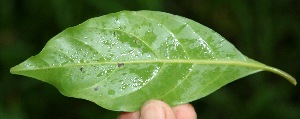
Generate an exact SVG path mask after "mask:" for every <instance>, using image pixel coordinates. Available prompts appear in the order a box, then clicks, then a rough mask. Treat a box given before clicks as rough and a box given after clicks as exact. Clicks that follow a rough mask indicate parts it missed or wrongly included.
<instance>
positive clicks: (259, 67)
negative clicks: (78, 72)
mask: <svg viewBox="0 0 300 119" xmlns="http://www.w3.org/2000/svg"><path fill="white" fill-rule="evenodd" d="M250 61H251V60H250ZM118 63H124V64H125V66H126V65H128V64H147V63H171V64H198V65H234V66H241V67H248V68H254V69H257V70H264V71H269V72H273V73H275V74H278V75H280V76H282V77H284V78H286V79H287V80H288V81H289V82H291V83H292V84H294V85H296V84H297V82H296V79H295V78H294V77H292V76H291V75H289V74H287V73H286V72H284V71H282V70H280V69H277V68H274V67H270V66H267V65H265V64H262V63H258V62H247V61H239V60H193V59H188V60H184V59H172V60H170V59H166V60H163V59H161V60H136V61H112V62H97V63H95V62H90V63H80V64H72V65H64V66H54V67H46V68H33V69H19V70H18V69H15V68H12V69H11V73H14V74H18V73H17V72H22V71H30V70H45V69H55V68H63V67H64V68H65V67H74V66H85V65H101V64H115V65H117V64H118ZM16 67H17V66H16Z"/></svg>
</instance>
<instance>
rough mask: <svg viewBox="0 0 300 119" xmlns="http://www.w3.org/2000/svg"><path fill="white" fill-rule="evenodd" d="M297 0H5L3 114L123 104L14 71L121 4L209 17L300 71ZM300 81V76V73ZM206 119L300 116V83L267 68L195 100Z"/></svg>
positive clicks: (242, 43)
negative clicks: (99, 101)
mask: <svg viewBox="0 0 300 119" xmlns="http://www.w3.org/2000/svg"><path fill="white" fill-rule="evenodd" d="M299 6H300V1H299V0H214V1H212V0H181V1H180V0H119V1H118V0H106V1H105V0H76V1H71V0H0V56H1V58H0V73H1V77H0V119H41V118H43V119H109V118H116V117H117V115H118V114H119V112H113V111H108V110H105V109H103V108H101V107H99V106H97V105H96V104H94V103H92V102H89V101H85V100H81V99H75V98H69V97H64V96H63V95H61V94H60V93H59V92H58V91H57V90H56V89H55V88H54V87H53V86H52V85H49V84H46V83H43V82H41V81H38V80H35V79H32V78H27V77H24V76H17V75H12V74H10V73H9V69H10V67H12V66H14V65H17V64H18V63H20V62H22V61H24V60H25V59H27V58H28V57H30V56H32V55H36V54H37V53H38V52H39V51H40V50H41V49H42V48H43V47H44V45H45V44H46V42H47V41H48V40H49V39H50V38H51V37H53V36H54V35H56V34H58V33H59V32H61V31H62V30H63V29H66V28H67V27H70V26H74V25H77V24H79V23H81V22H83V21H85V20H87V19H89V18H92V17H97V16H101V15H104V14H108V13H112V12H118V11H121V10H157V11H164V12H169V13H172V14H177V15H181V16H184V17H187V18H190V19H193V20H195V21H197V22H199V23H201V24H204V25H206V26H208V27H210V28H212V29H214V30H215V31H217V32H218V33H220V34H221V35H222V36H224V37H225V38H226V39H227V40H228V41H230V42H231V43H233V44H234V45H235V46H236V47H237V48H238V49H239V50H240V51H241V52H243V53H244V54H245V55H246V56H248V57H251V58H253V59H256V60H258V61H260V62H263V63H265V64H268V65H271V66H274V67H278V68H280V69H282V70H284V71H286V72H288V73H290V74H291V75H293V76H294V77H295V78H296V79H300V73H299V69H300V68H299V67H300V63H299V58H300V53H299V52H300V7H299ZM298 81H299V80H298ZM192 104H193V105H194V107H195V108H196V110H197V114H198V116H199V118H201V119H247V118H249V119H255V118H269V119H298V118H299V117H300V88H299V86H296V87H294V86H293V85H291V84H290V83H288V82H287V81H285V80H284V79H283V78H282V77H279V76H277V75H274V74H271V73H268V72H261V73H257V74H254V75H251V76H247V77H245V78H242V79H240V80H238V81H235V82H233V83H230V84H228V85H226V86H224V87H223V88H221V89H219V90H217V91H216V92H214V93H213V94H211V95H209V96H207V97H205V98H202V99H200V100H197V101H194V102H192Z"/></svg>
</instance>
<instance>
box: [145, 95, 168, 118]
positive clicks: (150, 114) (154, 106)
mask: <svg viewBox="0 0 300 119" xmlns="http://www.w3.org/2000/svg"><path fill="white" fill-rule="evenodd" d="M141 116H142V119H165V110H164V109H163V106H162V105H160V104H159V103H158V102H155V101H153V100H152V101H148V102H146V103H145V104H144V106H143V110H142V115H141Z"/></svg>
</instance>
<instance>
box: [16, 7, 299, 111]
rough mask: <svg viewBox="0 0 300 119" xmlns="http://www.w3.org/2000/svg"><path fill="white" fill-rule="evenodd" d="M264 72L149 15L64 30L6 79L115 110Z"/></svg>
mask: <svg viewBox="0 0 300 119" xmlns="http://www.w3.org/2000/svg"><path fill="white" fill-rule="evenodd" d="M262 70H266V71H271V72H274V73H277V74H279V75H281V76H283V77H285V78H287V79H288V80H289V81H290V82H291V83H293V84H296V80H295V79H294V78H293V77H291V76H290V75H288V74H287V73H285V72H283V71H281V70H278V69H276V68H273V67H269V66H266V65H264V64H262V63H259V62H256V61H254V60H252V59H249V58H247V57H246V56H244V55H243V54H242V53H240V52H239V51H238V50H237V49H236V48H235V47H234V46H233V45H232V44H231V43H229V42H228V41H226V40H225V39H224V38H223V37H222V36H220V35H219V34H217V33H216V32H214V31H213V30H211V29H209V28H207V27H205V26H203V25H201V24H198V23H196V22H194V21H192V20H189V19H186V18H183V17H180V16H176V15H171V14H168V13H163V12H153V11H137V12H131V11H122V12H118V13H113V14H109V15H105V16H101V17H98V18H93V19H90V20H87V21H86V22H84V23H82V24H80V25H78V26H75V27H71V28H68V29H66V30H64V31H63V32H61V33H60V34H58V35H56V36H55V37H54V38H52V39H51V40H50V41H49V42H48V43H47V44H46V46H45V47H44V49H43V50H42V51H41V53H39V54H38V55H36V56H33V57H31V58H29V59H28V60H26V61H25V62H23V63H21V64H20V65H18V66H16V67H13V68H12V69H11V73H13V74H20V75H25V76H29V77H33V78H36V79H39V80H41V81H44V82H47V83H50V84H52V85H54V86H55V87H56V88H58V90H59V91H60V92H61V93H62V94H63V95H66V96H70V97H76V98H82V99H86V100H90V101H92V102H95V103H96V104H98V105H100V106H102V107H104V108H107V109H110V110H118V111H120V110H121V111H136V110H138V109H139V108H140V106H141V105H142V104H143V103H144V102H145V101H147V100H149V99H160V100H164V101H166V102H167V103H169V104H170V105H177V104H181V103H186V102H190V101H193V100H196V99H199V98H201V97H204V96H206V95H208V94H210V93H212V92H213V91H215V90H217V89H219V88H221V87H222V86H224V85H226V84H228V83H230V82H232V81H234V80H237V79H239V78H241V77H244V76H247V75H250V74H253V73H256V72H259V71H262Z"/></svg>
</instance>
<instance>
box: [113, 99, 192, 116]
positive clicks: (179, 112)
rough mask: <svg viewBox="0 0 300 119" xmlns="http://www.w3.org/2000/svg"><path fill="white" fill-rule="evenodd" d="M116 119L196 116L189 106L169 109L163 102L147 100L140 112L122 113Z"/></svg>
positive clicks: (183, 105)
mask: <svg viewBox="0 0 300 119" xmlns="http://www.w3.org/2000/svg"><path fill="white" fill-rule="evenodd" d="M118 119H197V115H196V112H195V110H194V107H193V106H192V105H191V104H182V105H178V106H175V107H170V106H169V105H168V104H167V103H165V102H163V101H160V100H149V101H147V102H145V103H144V105H143V106H142V108H141V110H140V111H137V112H123V113H121V114H120V115H119V117H118Z"/></svg>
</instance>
